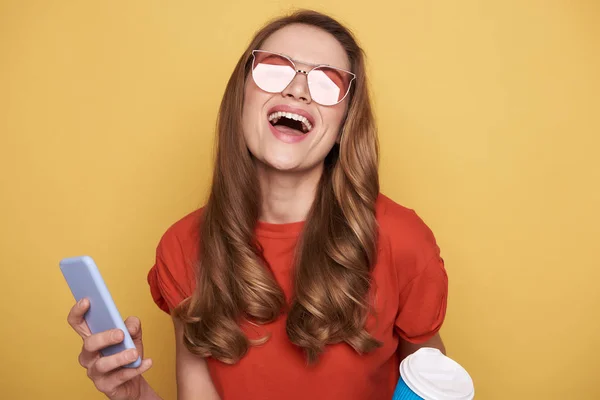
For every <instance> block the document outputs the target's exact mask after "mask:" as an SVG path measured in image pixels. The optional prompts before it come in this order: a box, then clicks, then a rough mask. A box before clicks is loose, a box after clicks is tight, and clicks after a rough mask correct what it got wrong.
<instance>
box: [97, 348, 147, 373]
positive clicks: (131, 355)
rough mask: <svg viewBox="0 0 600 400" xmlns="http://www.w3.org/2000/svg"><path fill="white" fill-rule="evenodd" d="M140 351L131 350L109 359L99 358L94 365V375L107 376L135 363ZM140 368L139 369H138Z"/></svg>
mask: <svg viewBox="0 0 600 400" xmlns="http://www.w3.org/2000/svg"><path fill="white" fill-rule="evenodd" d="M138 355H139V354H138V351H137V350H135V349H129V350H125V351H121V352H119V353H117V354H114V355H112V356H108V357H101V358H99V359H98V360H97V361H96V362H95V363H94V365H93V367H92V370H93V372H92V373H93V374H98V375H106V374H107V373H109V372H111V371H112V370H114V369H117V368H119V367H122V366H123V365H127V364H129V363H132V362H134V361H135V360H137V358H138ZM138 368H139V367H138Z"/></svg>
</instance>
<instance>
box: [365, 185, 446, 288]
mask: <svg viewBox="0 0 600 400" xmlns="http://www.w3.org/2000/svg"><path fill="white" fill-rule="evenodd" d="M376 218H377V223H378V225H379V242H380V245H379V247H380V250H383V251H385V252H386V253H387V254H389V255H390V257H391V260H392V263H393V264H394V265H393V267H394V268H395V269H396V270H397V271H396V272H401V275H403V276H404V278H405V279H410V278H411V277H414V276H416V275H419V274H420V273H421V272H423V270H424V269H425V268H427V267H428V266H429V265H431V262H432V261H435V260H439V259H440V258H441V257H440V248H439V247H438V244H437V241H436V237H435V235H434V233H433V231H432V230H431V229H430V227H429V226H428V225H427V224H426V223H425V221H424V220H423V219H422V218H421V217H420V216H419V215H418V214H417V212H416V211H415V210H413V209H410V208H407V207H405V206H402V205H400V204H398V203H396V202H395V201H394V200H392V199H390V198H389V197H387V196H385V195H384V194H380V195H379V197H378V199H377V204H376Z"/></svg>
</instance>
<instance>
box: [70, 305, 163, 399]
mask: <svg viewBox="0 0 600 400" xmlns="http://www.w3.org/2000/svg"><path fill="white" fill-rule="evenodd" d="M89 306H90V303H89V301H88V300H87V299H82V300H81V301H79V302H78V303H76V304H75V305H74V306H73V307H72V308H71V311H70V312H69V316H68V317H67V321H68V322H69V325H71V327H72V328H73V329H74V330H75V332H77V333H78V334H79V336H81V338H82V339H83V347H82V349H81V353H80V354H79V363H80V364H81V366H83V367H84V368H85V369H87V375H88V377H89V378H90V379H91V380H92V382H94V385H96V388H97V389H98V390H99V391H100V392H102V393H104V394H105V395H106V396H108V398H109V399H111V400H139V399H140V397H141V391H142V384H143V383H145V381H144V380H143V378H142V374H143V373H144V372H146V371H147V370H148V369H150V367H151V366H152V360H150V359H143V355H144V347H143V344H142V326H141V323H140V320H139V319H138V318H136V317H129V318H127V320H125V326H126V327H127V330H128V331H129V334H130V335H131V338H132V339H133V343H135V347H136V350H134V349H130V350H125V351H122V352H120V353H117V354H114V355H111V356H107V357H103V356H102V355H101V354H100V350H102V349H103V348H105V347H108V346H110V345H113V344H117V343H120V342H121V341H123V332H122V331H121V330H119V329H112V330H108V331H104V332H100V333H96V334H92V333H91V332H90V329H89V327H88V326H87V323H86V322H85V319H84V318H83V316H84V314H85V313H86V311H87V310H88V308H89ZM138 355H139V356H140V357H142V364H141V365H140V366H139V367H138V368H121V367H122V366H123V365H126V364H129V363H131V362H133V361H134V360H135V359H137V357H138Z"/></svg>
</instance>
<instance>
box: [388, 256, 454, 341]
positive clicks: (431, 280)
mask: <svg viewBox="0 0 600 400" xmlns="http://www.w3.org/2000/svg"><path fill="white" fill-rule="evenodd" d="M447 302H448V276H447V274H446V270H445V268H444V261H443V260H442V258H441V257H439V256H434V257H433V258H432V259H430V261H429V262H428V263H427V265H426V266H425V267H424V269H423V270H422V271H421V272H420V273H419V274H418V275H417V276H416V277H415V278H414V279H412V280H411V281H410V282H409V283H408V284H407V285H406V286H405V287H404V289H403V290H402V292H401V293H400V301H399V305H400V306H399V312H398V316H397V318H396V324H395V328H396V332H397V333H398V335H400V337H402V338H403V339H404V340H406V341H408V342H411V343H423V342H425V341H427V340H429V339H430V338H431V337H433V336H434V335H435V334H436V333H437V332H438V331H439V330H440V328H441V327H442V323H443V322H444V318H445V316H446V307H447Z"/></svg>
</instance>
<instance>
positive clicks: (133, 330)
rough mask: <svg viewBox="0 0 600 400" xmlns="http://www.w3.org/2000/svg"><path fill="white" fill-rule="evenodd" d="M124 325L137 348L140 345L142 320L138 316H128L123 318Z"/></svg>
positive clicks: (139, 347)
mask: <svg viewBox="0 0 600 400" xmlns="http://www.w3.org/2000/svg"><path fill="white" fill-rule="evenodd" d="M125 326H126V327H127V330H128V331H129V334H130V335H131V339H133V343H135V346H136V347H137V348H138V349H141V347H142V322H141V321H140V319H139V318H138V317H128V318H127V319H126V320H125Z"/></svg>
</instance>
